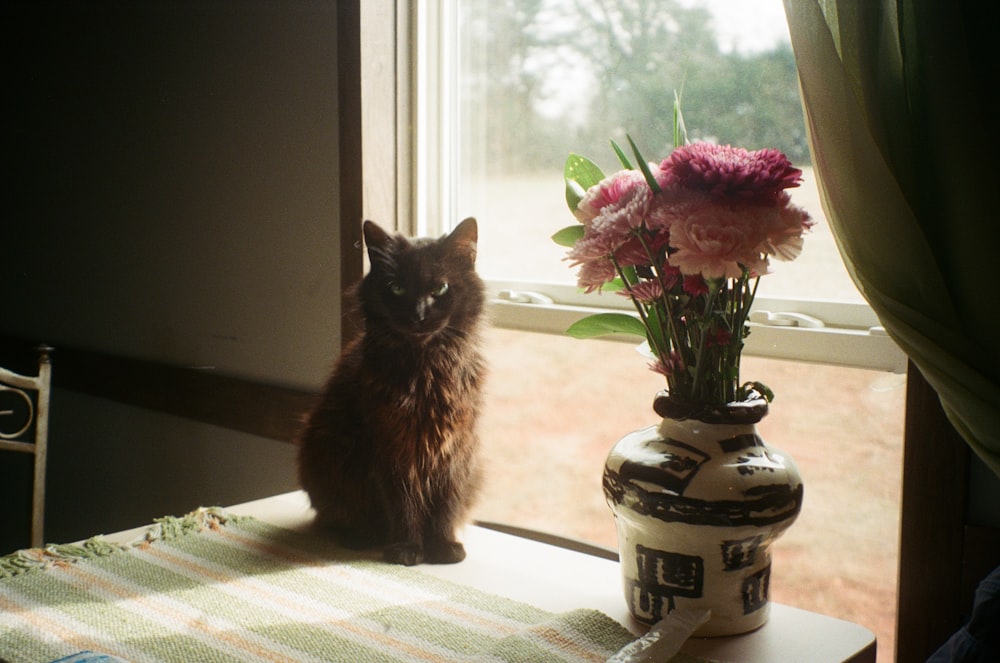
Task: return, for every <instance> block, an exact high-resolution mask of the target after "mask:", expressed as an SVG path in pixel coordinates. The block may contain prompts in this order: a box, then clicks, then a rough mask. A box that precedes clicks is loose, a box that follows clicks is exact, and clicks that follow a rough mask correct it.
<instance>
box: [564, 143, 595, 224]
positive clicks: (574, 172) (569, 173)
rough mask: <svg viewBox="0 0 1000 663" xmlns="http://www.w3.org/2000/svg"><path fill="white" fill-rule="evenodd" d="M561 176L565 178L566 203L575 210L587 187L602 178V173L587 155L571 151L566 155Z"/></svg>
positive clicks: (571, 209) (572, 210)
mask: <svg viewBox="0 0 1000 663" xmlns="http://www.w3.org/2000/svg"><path fill="white" fill-rule="evenodd" d="M563 178H564V179H565V180H566V204H567V205H569V209H570V211H571V212H575V211H576V206H577V205H579V204H580V200H581V199H582V198H583V195H584V194H585V193H586V192H587V189H589V188H590V187H592V186H594V185H595V184H598V183H599V182H600V181H601V180H603V179H604V173H603V172H602V171H601V169H600V168H599V167H598V166H597V164H595V163H594V162H593V161H591V160H590V159H588V158H587V157H584V156H580V155H579V154H572V153H571V154H570V155H569V156H568V157H566V165H565V166H564V167H563Z"/></svg>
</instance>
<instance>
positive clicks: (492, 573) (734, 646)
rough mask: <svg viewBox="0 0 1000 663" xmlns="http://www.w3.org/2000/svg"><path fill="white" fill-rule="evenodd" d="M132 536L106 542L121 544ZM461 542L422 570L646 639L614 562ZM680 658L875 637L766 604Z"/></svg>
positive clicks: (242, 510) (278, 499)
mask: <svg viewBox="0 0 1000 663" xmlns="http://www.w3.org/2000/svg"><path fill="white" fill-rule="evenodd" d="M226 510H227V511H229V512H231V513H234V514H238V515H249V516H253V517H254V518H257V519H258V520H261V521H264V522H267V523H270V524H272V525H277V526H279V527H284V528H287V529H293V530H303V529H306V528H308V527H309V525H310V523H311V521H312V511H311V509H310V508H309V502H308V498H307V497H306V495H305V494H304V493H302V492H301V491H296V492H292V493H285V494H282V495H276V496H274V497H268V498H265V499H261V500H255V501H252V502H247V503H244V504H239V505H236V506H233V507H229V508H227V509H226ZM138 531H141V530H130V531H128V532H120V533H117V534H115V535H110V536H109V537H107V538H110V539H112V540H118V541H121V542H126V541H130V540H133V539H135V537H136V534H137V532H138ZM461 538H462V539H463V541H464V543H465V546H466V550H467V551H468V557H467V558H466V560H465V561H464V562H462V563H460V564H452V565H423V566H421V567H420V570H421V571H423V572H425V573H428V574H431V575H434V576H438V577H441V578H444V579H446V580H450V581H452V582H457V583H460V584H464V585H468V586H471V587H475V588H477V589H480V590H482V591H486V592H491V593H493V594H498V595H500V596H506V597H508V598H511V599H514V600H516V601H521V602H524V603H529V604H532V605H535V606H537V607H539V608H542V609H544V610H548V611H551V612H564V611H569V610H573V609H576V608H593V609H597V610H600V611H601V612H603V613H605V614H607V615H608V616H609V617H611V618H612V619H615V620H616V621H618V622H619V623H621V624H623V625H624V626H625V627H627V628H628V629H629V630H630V631H632V632H633V633H636V634H641V633H643V632H644V630H645V627H644V626H643V625H642V624H640V623H638V622H637V621H635V620H634V619H632V617H631V616H630V615H629V612H628V608H627V607H626V605H625V600H624V597H623V596H622V590H621V578H620V576H619V569H618V563H617V562H614V561H611V560H607V559H603V558H600V557H596V556H593V555H587V554H583V553H580V552H576V551H573V550H568V549H566V548H562V547H558V546H554V545H549V544H546V543H542V542H539V541H535V540H532V539H528V538H524V537H519V536H513V535H511V534H506V533H502V532H498V531H495V530H491V529H486V528H483V527H478V526H469V527H467V528H466V529H465V531H464V532H463V534H462V537H461ZM683 651H684V652H685V653H688V654H691V655H694V656H700V657H704V658H710V659H715V660H718V661H721V662H729V661H732V662H733V663H735V662H737V661H738V662H740V663H754V662H758V661H759V662H761V663H765V662H766V663H782V662H785V661H789V662H791V661H803V662H808V663H826V662H829V663H842V662H851V663H875V635H874V634H873V633H872V632H871V631H870V630H868V629H866V628H864V627H862V626H859V625H857V624H853V623H851V622H847V621H843V620H840V619H834V618H832V617H827V616H824V615H819V614H816V613H812V612H808V611H805V610H800V609H797V608H793V607H790V606H786V605H781V604H777V603H772V604H771V617H770V619H769V621H768V622H767V624H765V625H764V626H763V627H762V628H760V629H758V630H756V631H754V632H752V633H748V634H744V635H740V636H732V637H724V638H692V639H690V640H689V641H688V642H687V644H686V645H685V646H684V648H683Z"/></svg>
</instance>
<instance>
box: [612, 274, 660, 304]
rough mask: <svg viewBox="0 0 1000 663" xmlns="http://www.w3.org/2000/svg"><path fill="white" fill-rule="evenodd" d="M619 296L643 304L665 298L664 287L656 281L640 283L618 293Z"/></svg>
mask: <svg viewBox="0 0 1000 663" xmlns="http://www.w3.org/2000/svg"><path fill="white" fill-rule="evenodd" d="M618 294H619V295H622V296H623V297H631V298H632V299H634V300H636V301H637V302H642V303H643V304H649V303H650V302H654V301H656V300H657V299H659V298H660V297H662V296H663V286H661V285H660V282H659V281H658V280H656V279H653V280H649V281H640V282H639V283H636V284H635V285H633V286H630V287H628V288H626V289H624V290H619V291H618Z"/></svg>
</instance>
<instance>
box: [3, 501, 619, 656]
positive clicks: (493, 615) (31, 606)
mask: <svg viewBox="0 0 1000 663" xmlns="http://www.w3.org/2000/svg"><path fill="white" fill-rule="evenodd" d="M632 639H633V636H632V635H630V634H629V632H628V631H627V630H626V629H625V628H623V627H622V626H621V625H620V624H618V623H616V622H614V621H613V620H611V619H610V618H608V617H606V616H605V615H604V614H602V613H600V612H597V611H594V610H578V611H573V612H569V613H565V614H551V613H548V612H545V611H543V610H540V609H537V608H534V607H532V606H529V605H525V604H522V603H518V602H515V601H511V600H507V599H505V598H502V597H498V596H494V595H489V594H486V593H484V592H480V591H477V590H475V589H472V588H469V587H465V586H461V585H457V584H454V583H450V582H447V581H444V580H441V579H439V578H435V577H433V576H429V575H427V574H424V573H421V572H420V571H419V570H417V569H412V568H404V567H399V566H393V565H388V564H384V563H382V562H380V561H377V560H375V559H369V558H363V559H359V558H358V556H357V555H356V554H352V553H348V552H346V551H344V550H342V549H340V548H337V547H336V546H334V545H332V544H331V543H329V542H328V541H326V540H324V539H322V538H320V537H317V536H314V535H310V534H305V533H296V532H292V531H289V530H285V529H281V528H277V527H274V526H271V525H267V524H265V523H262V522H260V521H258V520H255V519H252V518H247V517H234V516H229V515H227V514H225V513H224V512H223V511H221V510H219V509H199V510H198V511H196V512H194V513H192V514H189V515H187V516H184V517H182V518H163V519H161V520H159V521H157V524H156V526H154V527H153V528H151V529H150V530H149V533H148V534H147V535H146V537H145V538H144V539H143V540H142V541H140V542H137V543H135V544H132V545H129V546H119V545H114V544H109V543H107V542H104V541H102V540H101V539H99V538H98V539H92V540H90V541H87V542H86V543H84V544H82V545H79V546H49V547H47V548H45V549H44V550H43V549H32V550H23V551H19V552H17V553H14V554H12V555H8V556H6V557H4V558H0V659H2V660H4V661H7V662H9V663H19V662H22V661H23V662H25V663H41V662H44V661H55V660H58V659H61V658H65V657H68V656H71V655H73V654H77V653H79V652H82V651H83V652H87V651H89V652H98V653H100V654H106V655H110V656H114V657H118V658H120V659H123V660H125V661H130V662H135V663H138V662H139V661H170V662H173V661H183V662H189V661H191V662H194V661H198V662H200V661H226V662H229V661H231V662H233V663H246V662H247V661H267V662H276V661H288V662H294V663H300V662H310V661H315V662H317V663H319V662H328V661H350V662H352V663H358V662H361V661H418V662H420V661H423V662H425V661H458V662H464V661H497V662H500V661H530V662H532V663H537V662H544V661H604V660H606V659H607V658H608V657H609V656H611V655H613V654H614V653H615V652H616V651H617V650H618V649H620V648H621V647H623V646H624V645H626V644H627V643H629V642H630V641H631V640H632ZM68 660H69V659H68ZM80 660H83V659H80ZM105 660H109V659H105Z"/></svg>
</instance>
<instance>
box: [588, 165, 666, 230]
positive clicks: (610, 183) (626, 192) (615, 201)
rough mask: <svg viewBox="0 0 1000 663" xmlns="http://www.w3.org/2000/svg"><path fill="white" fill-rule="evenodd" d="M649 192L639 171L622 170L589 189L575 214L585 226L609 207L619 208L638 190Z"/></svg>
mask: <svg viewBox="0 0 1000 663" xmlns="http://www.w3.org/2000/svg"><path fill="white" fill-rule="evenodd" d="M641 189H645V190H646V191H647V192H648V191H649V185H648V184H646V180H645V178H644V177H643V176H642V173H640V172H639V171H637V170H621V171H618V172H617V173H615V174H613V175H610V176H608V177H606V178H604V179H603V180H601V181H600V182H599V183H598V184H595V185H594V186H592V187H590V188H589V189H587V193H586V194H585V195H584V196H583V199H582V200H580V202H579V203H578V204H577V206H576V210H575V211H574V212H573V214H574V215H575V216H576V218H577V219H578V220H579V221H580V223H582V224H584V225H590V223H591V222H592V221H593V220H594V219H595V218H596V217H597V216H598V215H599V214H600V213H601V212H602V211H603V210H604V209H605V208H606V207H608V206H611V207H619V206H620V205H621V202H622V200H623V199H624V198H631V197H632V196H634V195H635V191H636V190H641Z"/></svg>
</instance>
